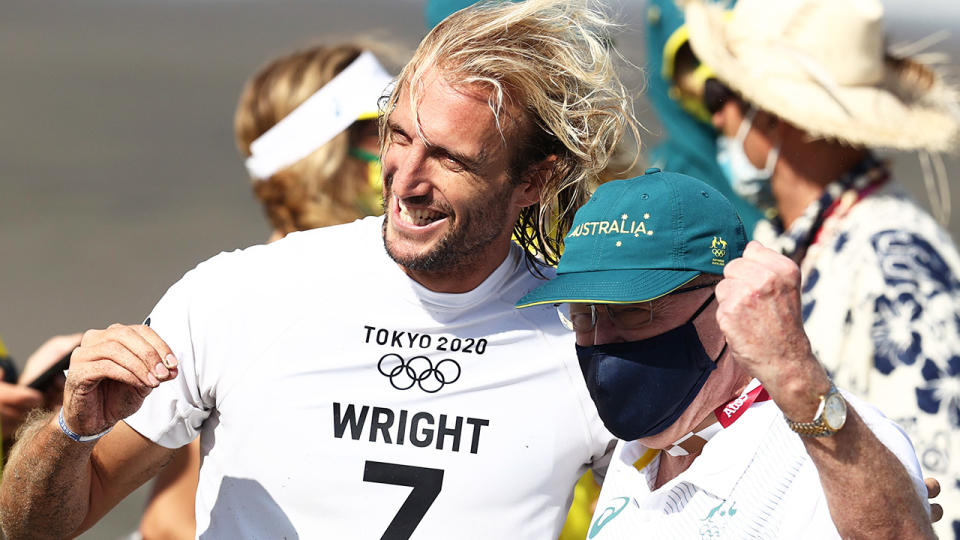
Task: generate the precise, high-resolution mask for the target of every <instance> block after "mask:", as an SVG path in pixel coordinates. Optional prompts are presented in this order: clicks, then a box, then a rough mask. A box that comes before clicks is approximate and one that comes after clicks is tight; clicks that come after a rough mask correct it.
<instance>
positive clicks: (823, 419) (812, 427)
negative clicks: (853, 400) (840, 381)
mask: <svg viewBox="0 0 960 540" xmlns="http://www.w3.org/2000/svg"><path fill="white" fill-rule="evenodd" d="M783 418H784V419H785V420H786V421H787V425H788V426H790V429H792V430H794V431H796V432H797V433H799V434H800V435H805V436H807V437H829V436H831V435H833V434H834V433H836V432H838V431H840V428H842V427H843V424H844V423H845V422H846V421H847V402H846V400H845V399H843V396H842V395H840V392H839V391H838V390H837V387H836V386H834V385H833V383H832V382H831V383H830V390H827V393H826V394H824V395H822V396H820V406H819V407H817V414H816V415H815V416H814V417H813V422H794V421H793V420H790V419H789V418H787V417H786V415H784V417H783Z"/></svg>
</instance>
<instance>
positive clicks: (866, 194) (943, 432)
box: [755, 158, 960, 538]
mask: <svg viewBox="0 0 960 540" xmlns="http://www.w3.org/2000/svg"><path fill="white" fill-rule="evenodd" d="M755 238H757V239H758V240H760V241H761V242H762V243H763V244H764V245H767V246H768V247H774V248H775V249H776V248H778V249H780V250H781V251H782V252H783V253H784V254H786V255H788V256H791V257H793V258H794V260H795V261H797V262H798V264H799V265H800V269H801V274H802V276H803V289H802V300H803V317H804V327H805V329H806V331H807V335H808V336H809V338H810V341H811V343H812V345H813V348H814V350H815V352H816V354H817V356H818V357H819V358H820V360H821V361H822V362H823V364H824V365H825V366H826V368H827V369H828V371H829V372H830V374H831V376H832V377H833V379H834V381H835V382H836V384H837V386H838V387H841V388H846V389H848V390H850V391H852V392H854V393H856V394H859V395H860V396H861V397H863V398H865V399H867V400H868V401H870V402H871V403H873V404H874V405H876V406H878V407H879V408H880V409H881V410H882V411H883V412H884V414H886V415H887V416H888V417H890V418H891V419H893V420H894V421H896V422H897V423H898V424H900V425H901V426H903V428H904V429H905V430H906V431H907V433H908V434H909V435H910V438H911V439H912V441H913V443H914V447H915V448H916V451H917V457H918V458H919V459H920V463H921V465H922V466H923V468H924V472H925V474H926V475H928V476H933V477H935V478H936V479H937V480H939V482H940V484H941V486H942V488H943V491H942V492H941V495H940V497H938V498H937V499H936V501H934V502H939V503H941V504H942V505H943V508H944V510H945V516H944V518H943V519H942V520H941V521H940V522H939V523H937V524H935V529H936V532H937V534H938V535H939V536H940V538H960V316H958V314H960V280H958V276H960V256H958V254H957V249H956V247H955V246H954V243H953V241H952V240H951V239H950V236H949V235H948V234H947V232H946V231H944V230H943V228H942V227H940V226H939V225H938V224H937V223H936V222H935V221H934V220H933V218H932V217H930V215H929V214H927V213H926V212H925V211H924V210H923V209H921V208H920V207H919V206H918V205H917V204H916V203H915V202H913V201H912V200H911V199H910V197H909V196H908V195H907V194H906V192H905V191H904V190H903V189H902V188H901V187H900V186H899V185H898V184H896V183H895V182H892V181H890V180H889V175H888V173H887V171H886V169H885V168H884V167H883V166H882V165H881V164H880V163H879V162H877V161H876V160H874V159H872V158H870V159H868V160H866V161H865V162H864V163H862V164H861V166H860V167H858V168H857V169H856V170H855V171H853V172H852V173H851V174H848V175H847V176H845V177H844V178H841V179H840V180H838V181H837V182H834V183H833V184H831V185H829V186H828V187H827V188H826V190H825V192H824V194H823V196H822V197H821V198H820V199H819V200H817V201H815V202H814V203H813V204H811V205H810V207H808V208H807V211H806V212H805V213H804V215H803V216H802V217H801V218H799V219H797V220H796V221H795V222H794V223H793V224H792V225H791V227H790V229H789V230H787V231H783V230H777V228H776V224H775V223H774V224H772V225H771V224H763V225H760V226H758V229H757V231H755Z"/></svg>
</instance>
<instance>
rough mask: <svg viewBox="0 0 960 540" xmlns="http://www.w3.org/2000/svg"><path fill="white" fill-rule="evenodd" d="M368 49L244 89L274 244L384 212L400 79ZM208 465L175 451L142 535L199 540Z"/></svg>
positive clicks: (286, 66) (255, 172) (263, 74)
mask: <svg viewBox="0 0 960 540" xmlns="http://www.w3.org/2000/svg"><path fill="white" fill-rule="evenodd" d="M370 47H377V48H378V50H379V49H380V48H382V47H379V46H378V45H376V44H367V43H364V44H361V43H351V42H347V43H337V44H324V45H315V46H312V47H308V48H305V49H301V50H298V51H295V52H293V53H290V54H286V55H283V56H281V57H278V58H276V59H274V60H272V61H270V62H269V63H268V64H267V65H266V66H264V67H263V68H261V69H260V70H258V71H257V73H255V74H254V75H253V76H252V77H251V78H250V79H249V80H248V81H247V83H246V84H245V86H244V88H243V91H242V93H241V96H240V99H239V102H238V103H237V109H236V113H235V115H234V130H235V136H236V142H237V147H238V149H239V150H240V152H241V154H243V155H244V156H245V157H246V159H245V165H246V168H247V171H248V172H249V173H250V177H251V179H252V181H253V190H254V194H255V195H256V197H257V198H258V199H259V200H260V202H261V203H262V204H263V208H264V211H265V213H266V215H267V218H268V220H269V222H270V224H271V228H272V232H271V235H270V241H275V240H279V239H280V238H283V237H284V236H286V235H287V234H288V233H291V232H294V231H300V230H308V229H313V228H316V227H323V226H330V225H337V224H340V223H346V222H349V221H353V220H354V219H358V218H361V217H364V216H368V215H379V214H380V213H381V212H382V203H381V200H380V190H381V181H380V156H379V140H380V139H379V134H378V129H377V117H378V113H379V110H378V101H379V99H380V97H381V96H382V95H383V93H384V92H385V91H386V89H387V88H388V86H389V84H390V82H391V80H392V77H391V76H390V75H389V74H388V73H387V72H386V70H385V69H384V68H383V67H382V66H381V65H380V63H379V62H378V61H377V58H376V57H375V56H374V54H373V53H372V52H371V51H370V50H368V49H369V48H370ZM200 462H201V451H200V443H199V440H195V441H193V442H192V443H190V444H189V445H187V446H185V447H183V448H181V449H180V450H178V451H177V453H176V456H175V457H174V458H173V461H172V462H171V463H170V465H168V466H167V467H165V468H164V469H163V471H161V472H160V474H159V475H158V477H157V480H156V482H155V483H154V486H153V491H152V492H151V495H150V500H149V501H148V503H147V506H146V508H145V509H144V514H143V517H142V519H141V522H140V525H139V529H138V533H137V534H139V535H140V536H142V537H143V538H167V539H176V538H181V539H183V540H188V539H191V538H194V537H195V535H196V519H195V516H194V513H195V504H194V500H195V499H196V494H197V482H198V477H199V472H200V471H199V469H200ZM172 518H173V519H172Z"/></svg>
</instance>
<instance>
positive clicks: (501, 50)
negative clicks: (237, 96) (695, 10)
mask: <svg viewBox="0 0 960 540" xmlns="http://www.w3.org/2000/svg"><path fill="white" fill-rule="evenodd" d="M611 26H612V22H611V21H610V20H609V18H608V17H607V16H606V15H605V14H604V13H602V12H600V11H599V10H597V9H593V8H591V7H589V6H587V5H585V4H583V3H580V2H568V1H566V0H526V1H524V2H520V3H502V4H485V5H480V6H476V7H472V8H468V9H467V10H464V11H459V12H457V13H455V14H453V15H451V16H450V17H448V18H447V19H445V20H444V21H443V22H442V23H440V24H439V25H438V26H436V27H435V28H434V29H433V30H432V31H431V32H430V33H429V34H428V35H427V36H426V37H425V38H424V40H423V41H422V42H421V44H420V46H419V47H418V49H417V51H416V52H415V54H414V56H413V58H412V60H411V61H410V62H409V63H408V64H407V65H406V67H404V69H403V70H402V71H401V74H400V75H399V76H398V78H397V84H396V85H395V87H394V88H393V90H392V92H391V94H390V96H389V98H387V99H386V100H385V106H384V111H383V118H382V120H381V129H382V137H381V145H382V149H381V157H382V167H383V186H384V187H383V194H384V201H385V211H384V216H382V217H368V218H366V219H363V220H358V221H355V222H352V223H348V224H344V225H339V226H334V227H323V228H319V229H313V230H310V231H303V232H297V233H294V234H290V235H288V236H287V237H285V238H284V239H283V240H280V241H278V242H273V243H271V244H268V245H262V246H254V247H252V248H249V249H246V250H241V251H235V252H232V253H224V254H221V255H218V256H216V257H214V258H212V259H210V260H208V261H206V262H204V263H202V264H200V265H199V266H197V268H195V269H194V270H192V271H190V272H189V273H187V274H186V275H185V276H184V277H183V278H182V279H181V280H180V281H179V282H177V283H176V284H175V285H173V286H172V287H171V288H170V289H169V290H168V291H167V293H166V294H165V295H164V297H163V298H162V299H161V300H160V301H159V303H158V304H157V306H156V307H155V308H154V309H153V311H152V312H151V313H150V316H149V317H148V320H147V321H146V324H143V325H132V326H124V325H113V326H111V327H109V328H107V329H105V330H91V331H88V332H87V333H85V334H84V338H83V341H82V343H81V346H80V347H79V348H78V349H77V351H75V352H74V354H73V356H72V359H71V365H70V370H69V374H68V377H67V384H66V390H65V394H64V396H65V397H64V406H63V407H62V409H61V410H60V411H58V412H57V413H54V414H53V415H49V416H41V417H40V418H38V419H37V420H36V421H35V422H33V423H31V424H30V426H28V427H26V428H25V432H24V436H23V437H22V438H21V439H20V441H19V443H18V444H17V445H16V446H15V448H14V450H13V451H12V455H11V457H10V460H9V462H8V469H7V475H6V477H5V478H4V482H3V483H2V485H0V523H2V527H3V531H4V533H5V534H7V536H8V537H12V538H22V537H32V538H36V537H44V536H45V537H49V538H61V537H67V536H73V535H76V534H77V533H78V532H79V531H81V530H83V529H85V528H87V527H89V526H90V525H92V524H93V523H95V522H96V520H97V519H98V518H99V517H100V516H102V515H103V514H104V513H105V512H106V511H107V510H108V509H109V507H111V506H113V505H115V504H117V502H119V501H120V500H121V499H122V498H123V497H124V496H125V495H126V494H127V493H129V492H130V491H132V490H133V489H135V488H136V487H137V486H138V485H139V484H142V483H143V482H144V481H146V480H147V479H148V478H150V477H151V476H153V475H154V474H156V471H157V470H158V469H159V468H161V467H162V466H163V464H164V463H165V462H166V461H167V460H168V459H169V458H170V456H171V455H172V453H173V452H174V451H175V450H174V449H175V448H177V447H181V446H183V445H184V444H186V443H187V442H189V441H190V440H192V439H194V438H195V437H197V436H198V435H199V437H200V444H201V448H202V451H203V453H204V459H203V465H202V467H201V469H200V481H199V485H198V488H197V532H198V536H201V537H203V538H231V539H232V538H283V537H286V538H411V537H413V538H531V539H542V540H548V539H555V538H556V537H557V534H558V533H559V531H560V528H561V525H562V523H563V519H564V517H565V515H566V511H567V508H568V506H569V504H570V496H571V492H572V488H573V485H574V483H575V481H576V480H577V478H579V477H580V476H581V475H582V474H583V473H584V472H585V471H586V470H587V469H588V468H591V467H595V468H596V469H597V471H598V472H602V470H603V468H604V460H605V458H608V456H609V452H610V451H612V448H613V443H614V440H613V436H612V435H611V434H610V433H609V432H608V431H607V430H606V429H605V428H604V427H603V423H602V422H601V421H600V418H599V416H598V414H597V411H596V407H595V406H594V405H593V402H592V401H591V400H590V396H589V394H588V392H587V388H586V386H585V385H584V384H583V381H582V378H581V376H580V373H579V371H580V369H579V365H578V363H577V359H576V356H575V355H574V350H573V344H574V343H573V336H572V335H571V334H570V333H569V332H566V331H565V330H564V329H563V327H562V326H561V325H560V322H559V321H558V320H557V319H556V317H555V314H554V312H553V310H550V309H542V310H535V309H534V310H527V311H526V312H522V313H521V312H519V311H517V310H516V309H514V307H513V306H514V303H515V302H516V300H517V299H519V298H520V297H521V296H523V295H524V294H525V293H526V292H528V291H529V290H531V289H533V288H534V287H535V286H536V285H537V284H538V283H540V282H541V281H542V280H541V279H540V278H542V277H550V276H551V275H552V274H553V270H552V269H551V268H549V267H548V266H547V265H546V264H545V263H546V262H548V261H554V260H555V259H556V258H558V255H557V254H558V253H559V250H560V247H561V244H562V240H563V237H564V235H565V233H566V231H567V229H568V228H569V224H570V222H571V221H572V218H573V215H572V212H573V210H572V209H573V208H576V207H578V206H579V205H580V204H582V203H583V202H584V201H585V200H586V197H587V194H588V188H589V187H591V186H593V185H595V183H596V180H597V178H598V177H599V175H600V173H601V172H602V171H603V170H604V169H605V168H606V166H607V164H608V162H609V159H610V156H611V155H612V154H613V153H614V149H615V148H616V147H617V146H618V144H619V143H620V141H621V140H622V139H624V138H625V136H626V134H628V133H630V134H632V135H633V136H638V129H637V126H636V121H635V120H634V118H633V114H632V109H631V99H630V95H629V93H628V92H627V90H626V88H625V87H624V86H623V84H622V83H620V81H619V78H618V76H617V73H616V71H615V70H614V63H613V59H614V58H615V52H614V51H611V50H609V49H608V43H607V41H606V40H605V36H606V31H607V30H608V29H609V28H610V27H611ZM254 154H256V151H255V152H254ZM554 215H556V216H558V219H557V221H556V223H557V227H556V229H549V228H548V227H546V223H547V221H548V219H550V218H553V216H554ZM513 237H516V239H517V241H518V242H519V243H520V245H518V244H515V243H513V242H512V241H511V238H513ZM534 252H536V253H539V254H541V255H542V256H543V257H544V259H545V260H537V259H535V258H534V256H533V255H532V253H534ZM505 487H509V489H505Z"/></svg>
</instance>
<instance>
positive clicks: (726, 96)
mask: <svg viewBox="0 0 960 540" xmlns="http://www.w3.org/2000/svg"><path fill="white" fill-rule="evenodd" d="M731 99H740V97H739V96H738V95H737V93H736V92H734V91H733V90H731V89H730V88H729V87H728V86H727V85H725V84H723V83H722V82H720V81H718V80H717V79H714V78H712V77H711V78H709V79H707V80H706V81H704V83H703V106H704V107H705V108H706V109H707V112H709V113H710V115H711V116H712V115H714V114H717V112H719V111H720V109H722V108H723V106H724V105H726V104H727V102H728V101H730V100H731Z"/></svg>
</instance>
